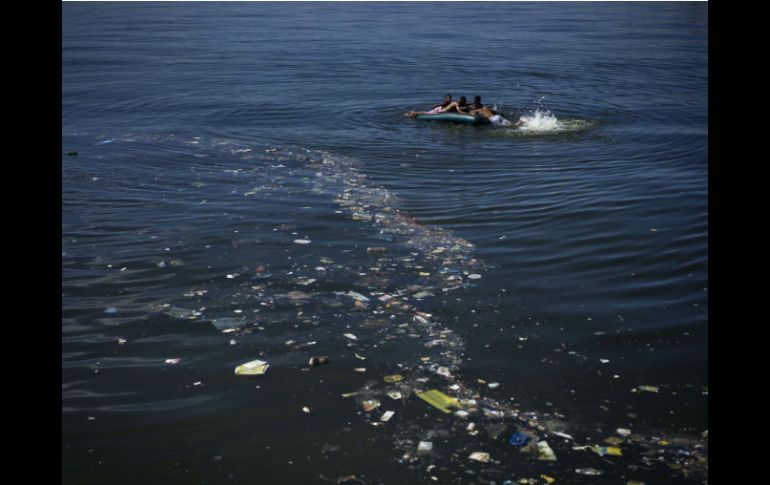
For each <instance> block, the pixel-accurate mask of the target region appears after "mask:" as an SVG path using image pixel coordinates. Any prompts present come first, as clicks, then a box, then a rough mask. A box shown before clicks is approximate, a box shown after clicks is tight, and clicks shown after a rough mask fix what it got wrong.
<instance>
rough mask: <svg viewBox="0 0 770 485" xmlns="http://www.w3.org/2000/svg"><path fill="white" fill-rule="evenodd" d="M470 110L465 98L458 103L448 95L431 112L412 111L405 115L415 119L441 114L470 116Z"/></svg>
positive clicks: (461, 97) (462, 97) (461, 98)
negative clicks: (418, 116)
mask: <svg viewBox="0 0 770 485" xmlns="http://www.w3.org/2000/svg"><path fill="white" fill-rule="evenodd" d="M469 109H470V108H469V107H468V100H466V99H465V96H460V99H458V100H457V101H452V96H451V95H450V94H447V95H446V96H445V97H444V102H443V103H441V104H437V105H436V106H434V107H433V109H432V110H430V111H410V112H408V113H404V116H409V117H410V118H414V117H415V116H417V115H437V114H439V113H460V114H468V110H469Z"/></svg>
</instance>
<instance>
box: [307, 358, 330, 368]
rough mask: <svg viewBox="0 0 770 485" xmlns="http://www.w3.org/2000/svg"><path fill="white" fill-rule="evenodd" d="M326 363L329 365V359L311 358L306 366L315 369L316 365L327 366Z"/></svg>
mask: <svg viewBox="0 0 770 485" xmlns="http://www.w3.org/2000/svg"><path fill="white" fill-rule="evenodd" d="M328 363H329V358H328V357H326V356H321V357H311V358H310V360H309V361H308V363H307V364H308V365H309V366H311V367H315V366H317V365H321V364H328Z"/></svg>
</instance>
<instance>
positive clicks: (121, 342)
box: [118, 338, 128, 345]
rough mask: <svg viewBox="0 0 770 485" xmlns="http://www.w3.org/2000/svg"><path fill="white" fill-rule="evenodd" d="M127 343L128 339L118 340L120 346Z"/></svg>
mask: <svg viewBox="0 0 770 485" xmlns="http://www.w3.org/2000/svg"><path fill="white" fill-rule="evenodd" d="M126 342H128V340H126V339H124V338H119V339H118V343H119V344H120V345H123V344H125V343H126Z"/></svg>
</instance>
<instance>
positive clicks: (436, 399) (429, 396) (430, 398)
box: [416, 389, 459, 414]
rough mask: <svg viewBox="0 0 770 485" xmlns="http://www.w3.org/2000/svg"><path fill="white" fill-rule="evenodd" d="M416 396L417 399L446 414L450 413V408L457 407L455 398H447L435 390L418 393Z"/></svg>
mask: <svg viewBox="0 0 770 485" xmlns="http://www.w3.org/2000/svg"><path fill="white" fill-rule="evenodd" d="M416 395H417V397H419V398H420V399H422V400H423V401H425V402H427V403H428V404H430V405H431V406H433V407H434V408H436V409H438V410H440V411H441V412H444V413H446V414H449V413H451V412H452V411H451V410H450V409H449V408H450V407H459V404H458V403H457V398H454V397H449V396H447V395H446V394H444V393H443V392H441V391H439V390H437V389H431V390H429V391H425V392H418V393H417V394H416Z"/></svg>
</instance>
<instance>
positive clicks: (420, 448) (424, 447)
mask: <svg viewBox="0 0 770 485" xmlns="http://www.w3.org/2000/svg"><path fill="white" fill-rule="evenodd" d="M431 451H433V442H432V441H420V443H419V444H418V445H417V454H418V455H427V454H428V453H430V452H431Z"/></svg>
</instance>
